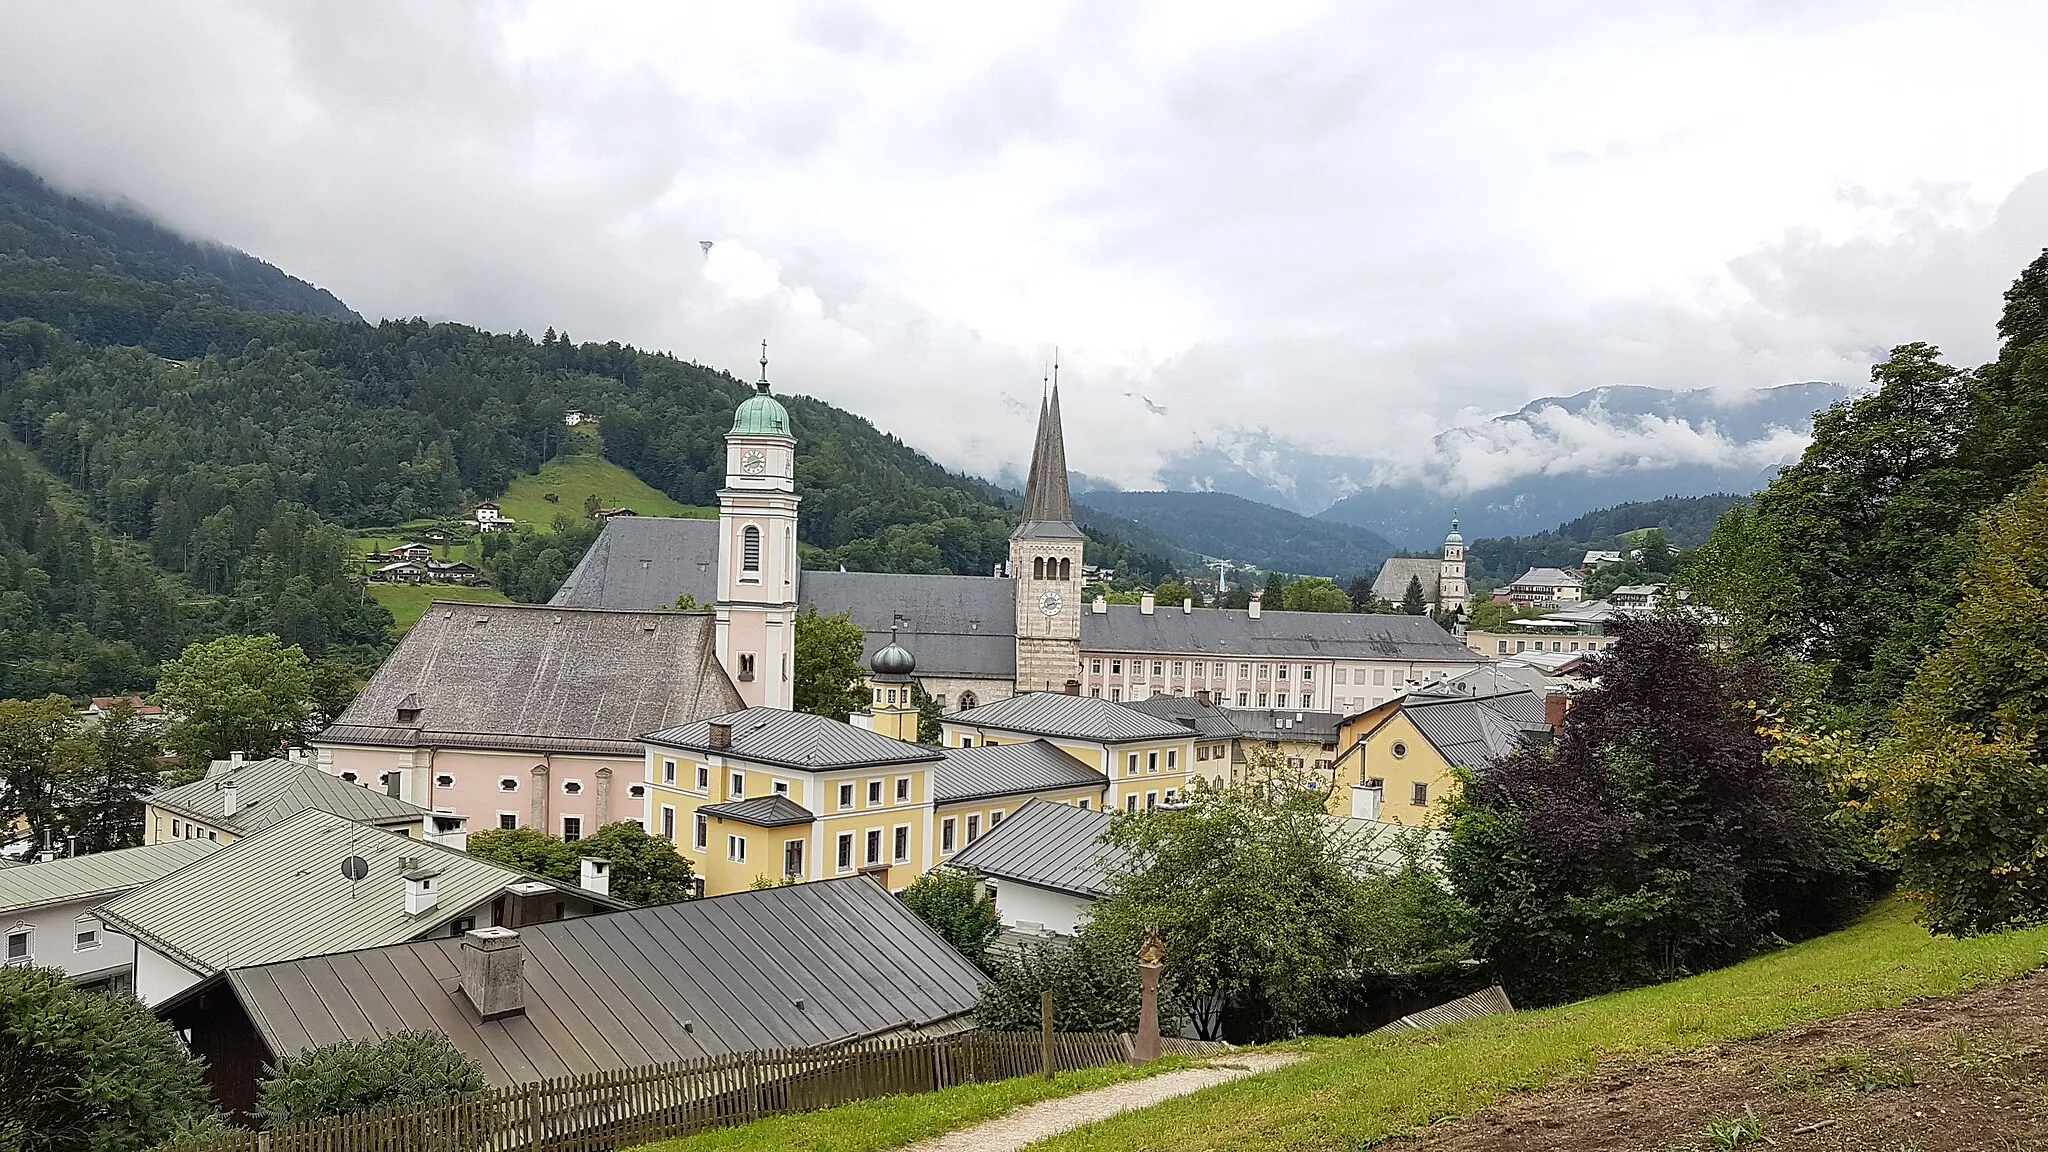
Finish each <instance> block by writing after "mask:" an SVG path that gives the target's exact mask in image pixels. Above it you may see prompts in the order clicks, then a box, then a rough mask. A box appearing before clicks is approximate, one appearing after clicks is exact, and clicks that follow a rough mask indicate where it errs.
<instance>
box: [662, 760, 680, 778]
mask: <svg viewBox="0 0 2048 1152" xmlns="http://www.w3.org/2000/svg"><path fill="white" fill-rule="evenodd" d="M661 782H662V783H663V784H673V783H675V782H676V762H675V761H673V760H663V761H662V762H661Z"/></svg>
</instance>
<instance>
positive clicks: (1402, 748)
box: [1330, 690, 1564, 826]
mask: <svg viewBox="0 0 2048 1152" xmlns="http://www.w3.org/2000/svg"><path fill="white" fill-rule="evenodd" d="M1553 699H1554V700H1555V701H1556V702H1557V705H1558V708H1557V710H1558V712H1559V713H1560V715H1561V714H1562V704H1563V702H1564V697H1562V696H1556V697H1546V696H1543V695H1540V694H1538V693H1537V692H1534V691H1531V690H1518V691H1509V692H1500V693H1494V694H1491V695H1484V696H1466V695H1452V694H1445V695H1435V694H1429V693H1411V694H1409V695H1407V696H1402V697H1398V698H1396V699H1393V700H1389V701H1387V702H1386V703H1385V704H1381V705H1379V706H1378V707H1375V708H1368V709H1366V710H1365V711H1363V712H1360V713H1358V714H1356V715H1353V716H1347V717H1345V719H1344V723H1343V724H1342V726H1341V727H1340V728H1339V730H1338V741H1339V744H1340V746H1341V747H1342V748H1343V750H1344V751H1343V754H1342V755H1341V756H1340V757H1338V759H1337V762H1336V765H1335V773H1334V775H1335V787H1333V788H1332V789H1331V792H1330V811H1331V813H1332V814H1333V815H1339V816H1351V817H1356V818H1359V819H1366V820H1379V821H1381V822H1383V823H1388V824H1404V825H1409V826H1418V825H1427V824H1434V823H1436V822H1437V821H1438V819H1439V817H1440V816H1441V814H1442V809H1443V803H1444V801H1445V800H1446V799H1448V798H1449V797H1450V796H1451V794H1452V792H1453V791H1454V790H1455V789H1456V788H1457V777H1456V775H1455V774H1454V770H1455V769H1458V768H1477V767H1479V766H1481V765H1483V764H1486V763H1488V762H1489V761H1492V760H1494V759H1497V758H1499V757H1501V756H1505V755H1507V754H1508V753H1510V752H1512V751H1514V750H1515V748H1517V747H1518V746H1520V744H1521V742H1522V741H1523V740H1524V739H1531V738H1533V739H1548V738H1549V735H1550V732H1551V725H1552V723H1554V718H1551V717H1548V716H1547V711H1548V709H1547V707H1546V703H1547V702H1548V701H1550V700H1553Z"/></svg>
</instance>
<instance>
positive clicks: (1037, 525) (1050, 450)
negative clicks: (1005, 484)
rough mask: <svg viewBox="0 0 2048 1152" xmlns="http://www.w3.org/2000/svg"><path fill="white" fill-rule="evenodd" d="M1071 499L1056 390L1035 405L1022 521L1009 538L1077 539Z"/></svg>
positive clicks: (1078, 534) (1057, 390)
mask: <svg viewBox="0 0 2048 1152" xmlns="http://www.w3.org/2000/svg"><path fill="white" fill-rule="evenodd" d="M1080 538H1081V530H1080V529H1079V528H1076V527H1075V526H1074V502H1073V500H1072V499H1071V498H1070V497H1069V495H1068V493H1067V442H1066V434H1065V433H1064V432H1063V431H1062V430H1061V428H1060V390H1059V386H1058V385H1054V386H1053V390H1052V395H1051V397H1050V398H1048V399H1047V400H1045V401H1042V402H1041V403H1040V404H1039V406H1038V440H1037V442H1036V443H1034V444H1033V445H1032V446H1031V472H1030V473H1029V474H1028V475H1027V476H1026V477H1025V478H1024V516H1023V522H1022V523H1020V524H1018V525H1017V530H1016V531H1015V532H1014V533H1012V534H1011V539H1013V540H1079V539H1080Z"/></svg>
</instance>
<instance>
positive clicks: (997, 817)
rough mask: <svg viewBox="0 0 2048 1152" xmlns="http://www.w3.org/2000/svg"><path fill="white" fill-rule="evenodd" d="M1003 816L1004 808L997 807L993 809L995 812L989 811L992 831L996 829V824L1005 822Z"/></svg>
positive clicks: (989, 827)
mask: <svg viewBox="0 0 2048 1152" xmlns="http://www.w3.org/2000/svg"><path fill="white" fill-rule="evenodd" d="M1003 816H1004V812H1003V810H1002V809H1001V808H998V809H996V810H995V811H993V812H991V813H989V814H988V830H989V831H991V832H993V831H995V830H996V825H998V824H1001V823H1002V822H1003Z"/></svg>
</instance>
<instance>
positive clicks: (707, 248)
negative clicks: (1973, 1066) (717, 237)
mask: <svg viewBox="0 0 2048 1152" xmlns="http://www.w3.org/2000/svg"><path fill="white" fill-rule="evenodd" d="M697 245H698V247H700V248H702V249H704V254H705V255H706V256H709V255H710V254H711V241H709V240H699V241H697Z"/></svg>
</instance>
